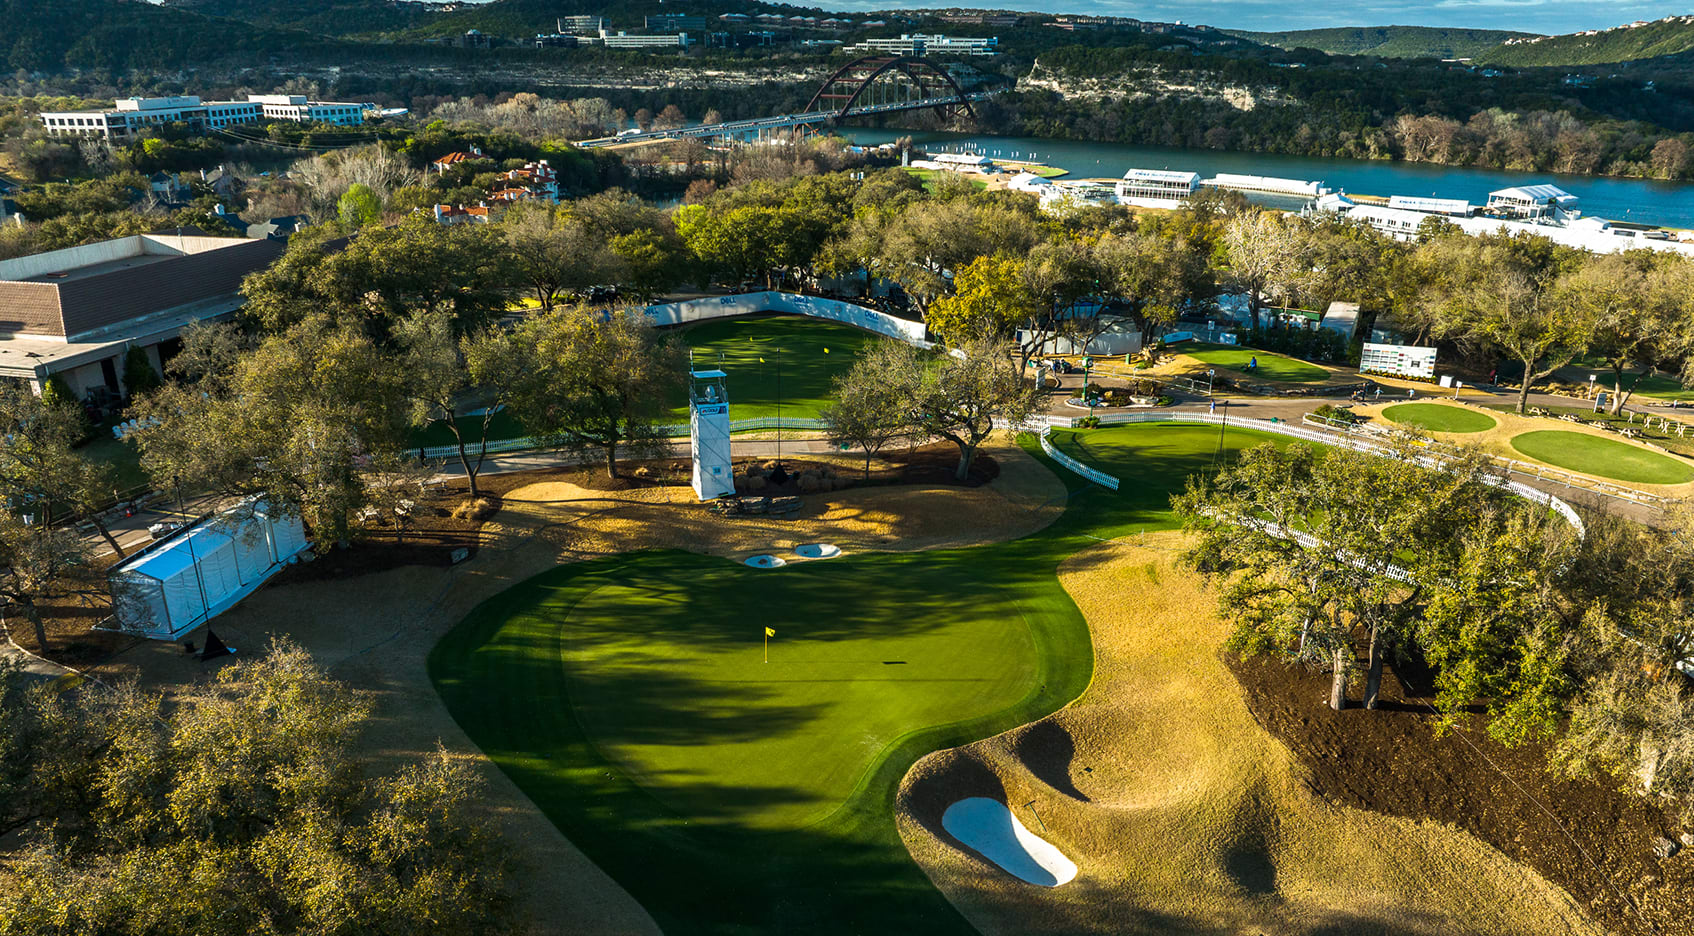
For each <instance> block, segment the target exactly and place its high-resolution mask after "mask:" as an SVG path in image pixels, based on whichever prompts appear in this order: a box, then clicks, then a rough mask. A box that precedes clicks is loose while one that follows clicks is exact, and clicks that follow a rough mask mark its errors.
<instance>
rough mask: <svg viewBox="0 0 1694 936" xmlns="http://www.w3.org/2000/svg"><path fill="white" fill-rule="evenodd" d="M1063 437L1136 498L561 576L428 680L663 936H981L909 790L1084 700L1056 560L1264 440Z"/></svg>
mask: <svg viewBox="0 0 1694 936" xmlns="http://www.w3.org/2000/svg"><path fill="white" fill-rule="evenodd" d="M732 386H733V384H732ZM1055 436H1056V437H1057V438H1058V439H1059V444H1060V445H1061V446H1063V447H1065V448H1066V449H1067V450H1068V451H1071V452H1072V453H1073V454H1076V455H1077V457H1080V458H1087V459H1089V460H1091V461H1095V462H1096V463H1097V464H1099V465H1100V467H1102V468H1103V469H1105V470H1109V471H1113V472H1114V473H1117V474H1119V475H1120V476H1122V477H1123V478H1124V479H1125V484H1124V485H1123V490H1122V491H1121V492H1111V491H1107V490H1105V489H1103V488H1100V487H1098V486H1096V485H1092V484H1089V483H1088V482H1086V481H1083V480H1082V479H1080V478H1077V477H1076V476H1074V475H1071V474H1069V473H1068V472H1065V471H1064V470H1063V469H1061V468H1058V467H1057V466H1054V470H1055V472H1056V473H1057V474H1059V475H1060V476H1061V477H1062V478H1063V480H1064V482H1065V484H1066V486H1067V487H1068V488H1069V489H1070V491H1071V496H1070V499H1069V507H1068V509H1067V510H1066V512H1065V514H1064V515H1063V516H1062V517H1061V518H1060V519H1059V520H1058V521H1057V522H1055V523H1054V524H1053V525H1052V526H1050V527H1048V528H1047V529H1046V530H1043V531H1042V532H1040V533H1038V534H1035V535H1033V536H1029V537H1026V538H1024V539H1021V540H1016V541H1013V542H1009V543H1001V544H996V545H991V546H981V547H976V548H972V549H958V550H939V551H932V552H919V553H903V554H901V553H871V554H850V555H847V556H845V557H843V558H840V559H835V560H832V561H829V562H811V563H797V564H792V565H790V566H788V567H786V568H783V569H778V570H768V571H766V570H755V569H749V568H747V567H746V566H743V565H741V564H739V563H735V562H732V561H729V560H725V559H718V558H710V557H704V556H698V555H694V554H691V553H684V552H676V551H664V552H644V553H633V554H628V555H622V556H613V557H609V558H604V559H598V560H593V561H590V562H583V563H576V564H571V565H565V566H560V567H558V568H556V569H553V570H552V571H549V572H546V573H543V574H541V575H539V576H537V577H535V578H533V579H530V580H529V581H527V582H523V583H520V584H519V585H517V586H515V587H513V588H510V589H508V590H507V591H505V592H503V593H501V594H499V595H497V596H495V597H494V598H493V599H491V600H489V601H488V602H486V603H484V604H483V605H481V606H480V607H478V608H477V609H476V610H475V611H473V612H472V613H471V614H470V615H469V616H468V617H466V618H465V620H464V621H462V622H460V624H459V625H458V626H457V627H455V628H454V629H453V630H452V631H451V632H450V633H449V634H448V635H447V636H446V637H444V638H443V639H442V641H441V642H440V643H439V644H437V645H436V647H435V648H434V650H433V651H432V652H431V653H430V658H429V669H430V675H431V678H432V679H433V680H434V681H435V685H436V688H437V690H438V691H439V692H440V694H441V696H442V698H443V700H444V701H445V702H446V704H447V707H448V709H449V711H451V712H452V714H453V717H454V718H455V719H456V720H457V721H458V722H459V724H460V725H462V726H463V727H464V729H465V731H466V732H467V733H468V734H469V735H470V736H471V737H472V738H473V739H474V740H475V741H476V743H477V744H478V745H479V746H480V747H481V748H482V750H483V751H484V752H486V753H487V754H488V756H489V757H490V758H492V759H493V760H494V762H495V763H496V764H498V765H499V766H500V767H501V769H502V770H504V771H505V772H506V773H507V774H508V775H509V776H510V777H511V778H512V779H513V780H514V781H515V782H516V783H517V784H518V786H519V787H520V788H522V789H523V790H524V792H525V793H526V794H527V795H528V796H529V797H530V798H531V799H532V800H533V801H534V802H535V803H536V804H537V805H538V806H539V807H540V808H541V809H542V811H543V812H544V813H546V815H547V816H548V817H549V818H550V819H551V820H552V821H553V822H554V823H555V824H556V825H557V826H558V827H559V828H560V829H561V830H562V831H563V832H564V833H565V835H566V836H567V837H568V838H569V839H570V840H571V841H572V842H573V843H574V844H575V845H577V846H578V847H580V848H582V849H583V851H584V852H586V853H587V854H588V856H589V857H590V858H592V859H593V860H594V861H595V863H596V864H598V865H599V866H600V867H601V868H603V869H604V870H605V871H606V872H607V873H609V874H610V875H611V876H612V877H613V878H614V879H615V880H616V881H617V882H618V884H619V885H621V886H622V887H624V888H625V889H627V890H628V891H629V892H630V893H631V894H633V895H634V896H635V897H636V899H638V900H639V901H641V903H642V905H643V906H645V907H646V908H647V910H648V911H649V912H650V913H651V914H652V915H653V917H654V918H655V919H656V920H657V921H658V923H659V925H660V926H661V928H663V929H664V930H665V931H666V932H667V933H712V934H731V933H749V932H811V933H916V932H922V933H926V934H931V933H935V934H954V933H957V934H970V933H974V930H973V929H972V928H971V927H970V925H969V924H968V923H967V922H966V921H965V920H964V918H963V917H961V916H960V915H959V914H958V913H957V911H955V910H954V909H953V907H952V905H951V904H949V903H948V902H947V900H946V899H945V898H943V897H942V896H941V894H940V893H939V892H938V891H936V890H935V888H934V887H933V886H932V885H931V884H930V883H929V881H928V879H927V878H925V877H924V875H923V873H922V872H921V871H920V870H919V869H918V867H917V865H916V864H914V863H913V862H912V860H911V858H910V856H909V855H908V854H907V853H906V850H905V847H904V845H903V844H902V843H901V841H900V837H899V834H898V832H897V830H896V829H895V826H894V819H893V815H892V803H893V797H894V790H895V788H896V786H897V785H898V784H899V781H900V778H901V777H902V776H904V775H905V773H906V771H907V770H908V769H909V768H910V767H911V765H912V763H913V762H915V761H916V760H917V759H918V758H919V757H922V756H923V755H925V754H927V753H929V752H931V751H935V750H939V749H941V748H946V747H952V746H956V745H959V744H964V743H967V742H969V741H973V740H977V739H980V738H984V737H987V736H989V735H992V734H995V733H998V732H1001V731H1005V730H1007V729H1010V728H1013V727H1016V726H1018V725H1021V724H1025V723H1027V722H1030V721H1032V720H1035V719H1037V718H1040V717H1042V716H1044V715H1047V714H1049V713H1051V712H1053V711H1055V710H1057V709H1058V708H1059V707H1061V706H1063V705H1064V704H1066V703H1067V702H1069V701H1071V700H1072V699H1075V698H1076V697H1077V696H1078V695H1080V694H1081V692H1082V690H1083V689H1085V688H1086V687H1087V685H1088V682H1089V679H1090V676H1091V674H1092V667H1093V647H1092V643H1091V641H1090V639H1089V634H1088V628H1087V625H1086V623H1085V622H1084V621H1083V620H1082V617H1081V615H1080V614H1079V613H1078V612H1077V610H1076V606H1075V605H1074V604H1073V603H1072V602H1071V600H1070V598H1069V596H1068V595H1067V594H1066V593H1065V592H1064V590H1063V588H1062V587H1061V586H1060V585H1059V582H1058V579H1057V576H1056V575H1055V570H1056V569H1057V567H1058V565H1059V563H1060V562H1061V561H1063V560H1064V559H1065V558H1066V557H1068V556H1070V555H1071V554H1072V553H1075V552H1077V551H1079V550H1081V549H1084V548H1086V547H1089V546H1091V545H1096V544H1097V543H1098V542H1099V540H1098V539H1097V537H1102V536H1117V535H1124V534H1126V533H1131V532H1133V531H1136V530H1142V529H1168V528H1170V527H1172V526H1174V525H1175V520H1174V518H1173V517H1172V516H1171V514H1170V507H1169V496H1170V494H1171V492H1173V491H1176V490H1180V489H1181V488H1182V486H1183V483H1184V480H1185V479H1186V478H1187V477H1188V476H1189V475H1190V474H1193V473H1195V472H1198V471H1203V470H1206V469H1207V468H1209V467H1210V466H1211V465H1212V464H1214V462H1215V461H1216V460H1217V459H1218V458H1219V457H1227V453H1229V452H1233V451H1236V450H1238V449H1240V448H1242V447H1245V446H1247V445H1251V444H1255V443H1257V442H1260V441H1263V440H1264V439H1265V438H1266V437H1265V436H1263V435H1260V434H1257V433H1250V432H1242V431H1240V430H1230V431H1229V432H1228V433H1227V434H1226V435H1225V437H1224V446H1223V447H1224V450H1225V454H1224V455H1223V456H1220V454H1219V431H1218V430H1217V429H1216V428H1214V427H1211V426H1177V425H1158V424H1154V425H1147V426H1130V427H1122V428H1116V429H1109V430H1098V431H1094V432H1089V433H1077V432H1062V433H1055ZM1034 445H1035V443H1034V441H1033V440H1026V444H1025V448H1026V449H1028V450H1030V451H1031V454H1033V455H1035V456H1036V457H1037V458H1043V459H1044V458H1045V456H1043V455H1041V454H1040V452H1039V449H1037V448H1034ZM766 626H769V627H772V628H774V629H775V630H776V636H775V637H773V638H772V639H771V642H770V660H771V662H769V663H763V662H761V660H762V656H761V654H762V646H763V644H762V641H763V636H762V635H763V629H764V628H765V627H766Z"/></svg>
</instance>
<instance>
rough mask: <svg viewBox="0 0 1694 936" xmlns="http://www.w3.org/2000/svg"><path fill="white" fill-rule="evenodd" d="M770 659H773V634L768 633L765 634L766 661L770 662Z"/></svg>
mask: <svg viewBox="0 0 1694 936" xmlns="http://www.w3.org/2000/svg"><path fill="white" fill-rule="evenodd" d="M770 661H771V635H770V634H766V635H765V662H766V663H769V662H770Z"/></svg>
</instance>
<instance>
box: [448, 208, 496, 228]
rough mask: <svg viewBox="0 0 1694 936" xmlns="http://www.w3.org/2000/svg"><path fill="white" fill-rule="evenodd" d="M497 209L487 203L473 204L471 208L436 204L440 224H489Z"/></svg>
mask: <svg viewBox="0 0 1694 936" xmlns="http://www.w3.org/2000/svg"><path fill="white" fill-rule="evenodd" d="M494 216H495V211H494V209H492V208H490V207H488V206H487V205H472V206H470V207H469V208H466V207H464V206H463V205H460V206H457V207H455V206H453V205H436V206H435V220H436V222H437V223H440V224H487V223H488V222H490V221H493V220H494Z"/></svg>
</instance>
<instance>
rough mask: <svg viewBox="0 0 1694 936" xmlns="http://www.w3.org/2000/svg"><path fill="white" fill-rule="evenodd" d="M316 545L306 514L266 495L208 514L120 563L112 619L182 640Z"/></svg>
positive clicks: (113, 582)
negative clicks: (273, 503)
mask: <svg viewBox="0 0 1694 936" xmlns="http://www.w3.org/2000/svg"><path fill="white" fill-rule="evenodd" d="M308 545H309V544H308V543H307V541H306V533H305V529H304V527H302V526H301V523H300V518H299V517H296V516H289V515H288V514H286V513H284V512H283V511H280V510H276V509H273V508H270V507H268V506H267V505H265V504H264V503H262V502H249V503H247V504H243V505H241V506H239V507H236V508H233V509H231V510H226V511H224V512H222V513H220V514H216V515H214V516H211V517H207V518H205V519H203V520H200V521H198V522H196V523H194V524H192V525H191V526H188V527H186V528H184V529H182V530H178V531H177V532H176V533H173V534H172V535H171V536H169V537H167V538H166V539H162V540H160V541H158V542H157V543H154V544H152V545H150V546H148V547H147V548H146V549H144V550H142V551H141V552H138V553H135V554H134V555H131V556H129V557H128V558H126V559H124V560H123V561H122V562H119V563H118V564H117V565H115V566H113V567H112V569H111V572H110V573H109V574H108V576H107V579H108V582H109V583H110V586H111V590H112V618H113V621H112V623H113V624H114V625H116V626H117V627H118V628H119V629H121V630H125V631H128V632H130V633H135V634H141V635H143V636H147V637H155V638H159V639H163V640H170V639H174V638H176V637H178V636H181V635H182V634H184V633H186V632H188V631H190V630H192V629H194V628H196V627H199V626H200V625H201V624H204V623H205V622H207V621H209V620H211V619H212V618H214V617H216V616H217V615H219V614H222V613H223V612H224V611H227V610H229V609H230V608H231V607H233V606H234V605H235V603H236V602H238V601H240V600H241V599H242V598H245V597H247V595H249V594H251V593H252V592H253V591H254V590H255V589H257V588H258V587H259V586H260V585H261V584H263V583H264V581H265V580H266V579H268V578H270V577H271V576H272V575H275V574H276V573H277V571H278V570H280V569H281V568H282V567H283V566H284V565H286V564H288V563H290V562H293V561H294V559H295V557H296V556H298V555H299V554H300V553H301V552H302V551H303V550H305V549H306V547H307V546H308Z"/></svg>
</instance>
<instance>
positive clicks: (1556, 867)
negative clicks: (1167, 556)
mask: <svg viewBox="0 0 1694 936" xmlns="http://www.w3.org/2000/svg"><path fill="white" fill-rule="evenodd" d="M1227 662H1228V663H1229V666H1230V669H1231V670H1232V671H1233V672H1234V674H1235V676H1236V678H1237V679H1238V680H1239V681H1240V683H1241V686H1242V689H1243V690H1244V692H1245V693H1246V697H1247V703H1248V705H1249V707H1250V708H1251V709H1252V710H1253V714H1254V716H1255V718H1256V719H1257V720H1258V721H1259V723H1260V724H1261V725H1263V726H1264V727H1265V728H1266V729H1267V730H1269V731H1270V732H1271V733H1272V734H1274V735H1276V736H1277V737H1278V738H1281V739H1282V740H1283V742H1284V743H1286V744H1287V745H1288V747H1289V749H1291V750H1293V751H1295V752H1296V753H1297V755H1298V757H1299V759H1300V761H1301V763H1302V765H1303V766H1304V767H1305V768H1306V770H1307V771H1309V780H1308V783H1309V784H1310V786H1311V788H1312V790H1313V792H1315V793H1316V794H1317V795H1319V796H1321V797H1324V798H1326V799H1329V800H1331V801H1332V802H1336V803H1340V804H1345V805H1347V806H1352V807H1356V808H1359V809H1369V810H1373V811H1376V812H1381V813H1386V814H1389V815H1393V816H1403V817H1406V818H1409V819H1414V820H1420V821H1434V822H1440V823H1444V824H1448V825H1452V826H1455V827H1457V828H1460V829H1464V830H1465V831H1467V832H1470V833H1471V834H1473V835H1475V836H1476V837H1477V838H1480V839H1482V840H1483V841H1485V842H1487V843H1489V844H1490V845H1493V846H1494V847H1495V848H1498V849H1500V851H1502V852H1504V853H1505V854H1506V855H1508V856H1510V857H1512V858H1513V859H1515V860H1517V861H1521V862H1523V863H1524V864H1527V865H1529V866H1530V867H1533V868H1535V869H1536V870H1537V871H1538V872H1540V873H1541V874H1542V875H1543V876H1544V877H1546V878H1547V879H1548V880H1550V881H1552V882H1554V883H1556V884H1558V885H1559V886H1561V887H1563V888H1564V889H1565V890H1567V891H1569V892H1570V893H1571V894H1572V895H1573V896H1574V897H1575V898H1576V899H1577V900H1578V901H1580V902H1581V903H1582V904H1583V906H1585V907H1587V908H1588V911H1589V912H1590V913H1591V914H1592V915H1593V916H1594V918H1595V919H1596V920H1598V921H1599V922H1600V923H1601V924H1602V925H1604V926H1605V927H1606V928H1608V929H1610V930H1612V931H1615V932H1620V933H1690V932H1694V850H1684V851H1683V852H1682V853H1680V854H1677V855H1673V856H1672V857H1670V858H1668V859H1665V860H1660V859H1658V858H1655V857H1654V855H1653V852H1652V848H1653V843H1654V840H1656V839H1658V838H1661V837H1664V838H1670V839H1676V838H1677V836H1678V835H1679V834H1680V832H1681V831H1682V829H1681V827H1680V826H1679V825H1678V824H1677V823H1676V822H1675V821H1674V819H1673V818H1672V817H1670V816H1667V815H1666V814H1665V813H1664V812H1662V811H1661V810H1660V809H1658V808H1657V807H1656V806H1655V805H1654V804H1653V803H1652V802H1650V801H1648V800H1644V799H1642V798H1640V797H1637V796H1634V795H1631V794H1628V793H1623V792H1620V791H1618V790H1617V789H1615V787H1614V786H1612V785H1610V784H1606V783H1602V782H1600V781H1598V780H1592V779H1578V780H1571V779H1565V778H1561V777H1558V776H1556V775H1554V774H1552V773H1550V772H1548V771H1547V769H1546V764H1547V754H1546V751H1545V750H1544V749H1542V748H1540V747H1536V746H1528V747H1523V748H1516V749H1512V748H1506V747H1503V746H1501V745H1500V744H1498V743H1496V742H1495V741H1494V740H1493V739H1491V738H1490V737H1488V735H1487V733H1486V732H1485V731H1482V730H1480V727H1478V726H1475V725H1472V726H1467V727H1464V728H1461V729H1459V730H1455V731H1451V732H1447V733H1445V734H1443V735H1437V734H1436V733H1435V731H1434V726H1435V714H1434V712H1433V710H1432V709H1431V708H1430V707H1429V703H1430V701H1431V700H1432V699H1433V696H1434V693H1433V691H1432V690H1431V689H1430V688H1429V680H1428V676H1427V674H1425V673H1422V672H1420V671H1419V670H1418V669H1417V668H1416V667H1415V666H1413V665H1407V666H1405V667H1403V668H1402V669H1403V670H1404V672H1400V673H1396V672H1393V670H1392V668H1391V669H1390V677H1391V678H1389V679H1385V680H1384V686H1383V689H1384V692H1383V700H1384V704H1383V708H1382V709H1381V710H1378V711H1374V712H1366V711H1363V710H1350V711H1345V712H1336V711H1333V710H1331V709H1330V708H1328V706H1326V705H1324V704H1322V702H1323V700H1324V699H1325V698H1326V695H1327V692H1328V685H1329V677H1328V676H1327V675H1324V674H1317V673H1311V672H1308V671H1307V670H1305V669H1303V668H1297V667H1289V666H1285V665H1283V664H1281V663H1279V662H1277V661H1274V660H1268V659H1264V658H1254V659H1246V660H1240V659H1234V658H1231V659H1229V660H1228V661H1227Z"/></svg>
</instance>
